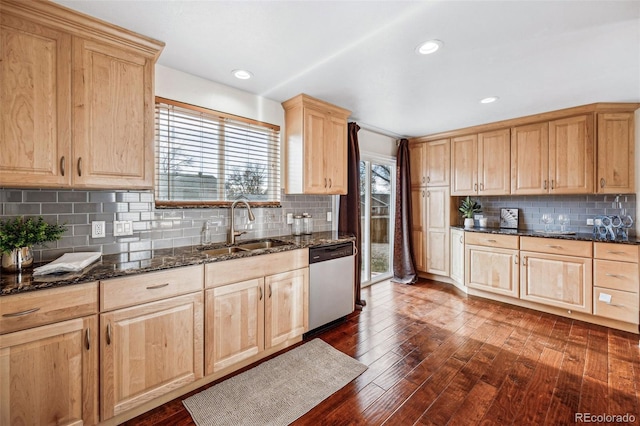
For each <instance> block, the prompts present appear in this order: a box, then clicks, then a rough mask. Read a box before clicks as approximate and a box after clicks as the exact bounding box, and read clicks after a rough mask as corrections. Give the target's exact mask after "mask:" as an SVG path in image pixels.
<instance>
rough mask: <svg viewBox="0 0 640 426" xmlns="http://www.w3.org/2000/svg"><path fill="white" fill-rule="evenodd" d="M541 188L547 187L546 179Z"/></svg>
mask: <svg viewBox="0 0 640 426" xmlns="http://www.w3.org/2000/svg"><path fill="white" fill-rule="evenodd" d="M542 189H547V180H546V179H545V180H544V185H543V187H542Z"/></svg>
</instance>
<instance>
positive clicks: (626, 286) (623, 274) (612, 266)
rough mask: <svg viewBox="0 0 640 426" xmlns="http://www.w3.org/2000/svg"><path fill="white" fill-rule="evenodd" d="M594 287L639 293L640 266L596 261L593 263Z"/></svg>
mask: <svg viewBox="0 0 640 426" xmlns="http://www.w3.org/2000/svg"><path fill="white" fill-rule="evenodd" d="M593 285H595V286H598V287H606V288H612V289H615V290H622V291H629V292H632V293H637V292H638V264H637V263H627V262H613V261H611V260H600V259H596V260H594V261H593Z"/></svg>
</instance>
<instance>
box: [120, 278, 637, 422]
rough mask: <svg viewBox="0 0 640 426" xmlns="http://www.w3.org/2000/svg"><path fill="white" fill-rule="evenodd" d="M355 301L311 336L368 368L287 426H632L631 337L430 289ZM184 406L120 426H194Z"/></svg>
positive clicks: (384, 292) (397, 287)
mask: <svg viewBox="0 0 640 426" xmlns="http://www.w3.org/2000/svg"><path fill="white" fill-rule="evenodd" d="M362 293H363V298H364V299H365V300H366V301H367V306H366V307H365V309H364V310H363V311H360V312H356V313H354V314H353V315H352V316H350V317H349V318H348V319H347V321H346V322H344V323H342V324H340V325H338V326H336V327H334V328H332V329H330V330H327V331H325V332H322V333H320V334H318V335H316V336H312V337H320V338H321V339H323V340H324V341H326V342H328V343H330V344H331V345H333V346H334V347H335V348H337V349H339V350H341V351H343V352H344V353H346V354H348V355H350V356H352V357H354V358H356V359H358V360H359V361H360V362H363V363H364V364H366V365H368V366H369V369H368V370H367V371H365V372H364V373H363V374H362V375H361V376H359V377H358V378H357V379H356V380H354V381H353V382H351V383H350V384H348V385H347V386H345V387H344V388H342V389H341V390H340V391H338V392H337V393H335V394H334V395H332V396H331V397H329V398H328V399H326V400H325V401H324V402H322V403H321V404H320V405H318V406H316V407H315V408H314V409H312V410H311V411H310V412H308V413H307V414H306V415H304V416H303V417H301V418H300V419H298V420H297V421H296V422H295V423H294V425H297V426H300V425H379V424H386V425H413V424H418V425H445V424H446V425H473V424H486V425H510V424H517V425H566V424H575V423H576V422H575V420H576V418H575V417H574V416H575V414H576V413H590V414H591V415H594V416H595V415H603V414H609V415H624V414H626V413H628V414H631V415H633V416H635V421H634V422H633V423H632V424H638V422H639V418H640V404H639V397H640V351H639V347H638V335H635V334H631V333H626V332H622V331H616V330H611V329H607V328H605V327H600V326H595V325H591V324H587V323H583V322H580V321H573V320H570V319H566V318H561V317H556V316H554V315H550V314H545V313H541V312H537V311H532V310H529V309H523V308H519V307H515V306H509V305H506V304H502V303H498V302H492V301H488V300H484V299H481V298H476V297H471V296H466V295H465V294H463V293H461V292H459V291H458V290H456V289H455V288H453V287H452V286H449V285H446V284H441V283H437V282H432V281H424V280H423V281H420V282H419V283H418V284H416V285H412V286H409V285H402V284H395V283H391V282H383V283H380V284H375V285H373V286H371V287H368V288H366V289H363V292H362ZM182 399H184V397H183V398H181V399H177V400H174V401H172V402H170V403H168V404H165V405H164V406H162V407H159V408H157V409H155V410H153V411H150V412H148V413H146V414H145V415H143V416H140V417H137V418H135V419H133V420H131V421H129V422H127V423H126V424H127V425H172V426H173V425H193V424H194V423H193V422H192V420H191V417H190V416H189V414H188V413H187V411H186V410H185V409H184V407H183V405H182V403H181V400H182ZM610 420H615V419H610ZM605 423H606V422H605ZM608 423H614V422H608ZM593 424H596V423H593ZM597 424H603V423H597Z"/></svg>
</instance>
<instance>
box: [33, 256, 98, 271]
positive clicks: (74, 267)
mask: <svg viewBox="0 0 640 426" xmlns="http://www.w3.org/2000/svg"><path fill="white" fill-rule="evenodd" d="M100 256H102V253H101V252H99V251H97V252H93V251H92V252H78V253H65V254H63V255H62V256H60V257H59V258H57V259H56V260H54V261H53V262H50V263H47V264H46V265H42V266H39V267H37V268H34V269H33V275H47V274H56V273H59V272H78V271H81V270H83V269H84V268H86V267H87V266H89V265H91V264H92V263H93V262H95V261H96V260H98V259H100Z"/></svg>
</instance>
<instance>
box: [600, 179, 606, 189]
mask: <svg viewBox="0 0 640 426" xmlns="http://www.w3.org/2000/svg"><path fill="white" fill-rule="evenodd" d="M606 184H607V181H606V180H605V179H604V178H601V179H600V188H604V186H605V185H606Z"/></svg>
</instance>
